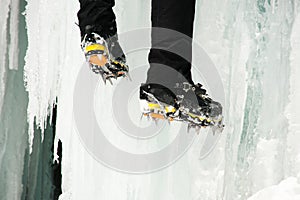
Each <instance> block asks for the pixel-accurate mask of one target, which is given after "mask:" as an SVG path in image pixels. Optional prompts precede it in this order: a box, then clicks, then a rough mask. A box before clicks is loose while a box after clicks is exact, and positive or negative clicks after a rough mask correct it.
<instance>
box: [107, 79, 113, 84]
mask: <svg viewBox="0 0 300 200" xmlns="http://www.w3.org/2000/svg"><path fill="white" fill-rule="evenodd" d="M107 79H108V81H109V82H110V84H111V85H113V82H112V80H111V78H110V77H109V78H107Z"/></svg>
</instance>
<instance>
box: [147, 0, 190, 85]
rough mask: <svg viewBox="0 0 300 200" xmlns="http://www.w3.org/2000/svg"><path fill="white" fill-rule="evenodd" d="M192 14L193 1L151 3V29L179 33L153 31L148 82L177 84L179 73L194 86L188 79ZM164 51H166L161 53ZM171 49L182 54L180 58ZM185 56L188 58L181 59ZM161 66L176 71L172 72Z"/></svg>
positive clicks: (157, 0) (156, 1) (165, 0)
mask: <svg viewBox="0 0 300 200" xmlns="http://www.w3.org/2000/svg"><path fill="white" fill-rule="evenodd" d="M194 15H195V0H185V1H181V0H152V16H151V21H152V27H158V28H167V29H172V30H175V31H178V32H180V33H182V34H184V35H180V34H170V33H167V32H166V33H164V31H160V30H158V31H157V30H156V29H153V30H152V48H151V50H150V53H149V57H148V59H149V63H150V69H149V70H148V77H147V83H157V82H162V81H163V82H165V81H166V79H168V80H167V81H168V82H169V84H171V85H172V84H173V83H174V82H179V81H181V80H178V77H177V76H176V74H178V72H179V73H180V74H181V75H183V76H184V78H185V79H186V80H187V81H188V82H190V83H193V81H192V77H191V59H192V37H193V23H194ZM161 48H164V49H166V50H162V49H161ZM168 49H169V50H171V49H173V50H174V49H175V51H178V52H182V53H180V54H179V55H178V54H174V53H171V52H170V51H168ZM181 56H184V57H185V58H187V59H184V58H182V57H181ZM156 63H158V64H163V65H166V66H169V67H171V68H172V69H173V70H172V71H175V70H176V73H172V72H171V71H170V70H168V69H167V68H166V67H163V66H162V65H157V64H156Z"/></svg>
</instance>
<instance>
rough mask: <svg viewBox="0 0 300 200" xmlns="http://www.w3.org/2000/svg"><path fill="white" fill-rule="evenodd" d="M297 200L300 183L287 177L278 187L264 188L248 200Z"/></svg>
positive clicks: (293, 178)
mask: <svg viewBox="0 0 300 200" xmlns="http://www.w3.org/2000/svg"><path fill="white" fill-rule="evenodd" d="M265 199H269V200H282V199H284V200H298V199H300V181H299V179H297V178H296V177H289V178H286V179H285V180H283V181H281V182H280V183H279V184H278V185H273V186H270V187H266V188H264V189H262V190H260V191H259V192H257V193H256V194H254V195H253V196H251V197H250V198H249V199H248V200H265Z"/></svg>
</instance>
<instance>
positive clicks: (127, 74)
mask: <svg viewBox="0 0 300 200" xmlns="http://www.w3.org/2000/svg"><path fill="white" fill-rule="evenodd" d="M125 76H126V77H127V78H128V79H129V81H132V79H131V77H130V75H129V73H128V72H127V73H126V75H125Z"/></svg>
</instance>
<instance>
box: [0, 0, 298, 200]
mask: <svg viewBox="0 0 300 200" xmlns="http://www.w3.org/2000/svg"><path fill="white" fill-rule="evenodd" d="M11 2H13V1H12V0H11V1H10V0H1V6H0V25H1V26H0V27H1V28H0V31H1V32H0V46H1V48H0V111H1V107H3V106H1V104H2V103H3V99H4V96H5V95H4V94H5V91H6V90H7V88H9V89H10V90H13V89H14V88H12V87H8V86H7V84H6V82H7V79H6V77H7V74H8V72H7V70H9V69H17V68H16V66H18V64H16V63H14V62H15V61H14V60H13V59H14V57H15V53H16V52H17V50H18V49H17V48H16V45H15V44H16V43H10V42H9V38H11V39H13V40H15V38H16V33H15V32H17V29H16V24H17V21H16V20H17V19H16V17H15V16H16V15H14V14H13V13H11V14H9V12H10V10H11V11H14V12H18V11H17V10H18V9H17V6H15V5H13V6H9V5H10V4H11ZM27 2H28V5H27V8H26V24H27V34H28V50H27V54H26V57H25V61H26V65H25V72H24V77H25V82H26V90H27V91H28V94H29V104H28V109H27V117H28V118H27V121H28V123H29V141H30V143H31V144H32V141H33V135H34V132H33V131H34V124H37V125H38V127H39V128H41V129H42V130H43V129H44V128H45V124H46V119H47V117H48V116H49V115H50V116H51V115H52V113H51V112H52V107H53V104H56V103H57V109H58V112H57V114H58V115H57V124H56V133H57V136H56V141H58V139H61V141H62V144H63V147H62V149H63V160H62V175H63V179H62V189H63V194H62V195H61V196H60V199H61V200H67V199H104V200H111V199H118V200H122V199H124V200H125V199H127V200H128V199H129V200H135V199H145V200H153V199H158V200H159V199H172V200H182V199H193V200H194V199H195V200H196V199H197V200H216V199H224V200H232V199H234V200H239V199H240V200H244V199H248V198H249V199H251V200H254V199H255V200H257V199H265V197H266V196H267V197H268V198H269V199H270V198H271V199H272V198H273V199H277V198H278V196H277V197H276V196H275V195H273V197H272V195H271V194H278V195H281V196H280V197H281V199H297V198H299V180H298V179H299V172H300V147H299V144H298V141H299V139H300V138H299V137H300V136H299V133H300V123H299V114H300V113H299V110H300V109H299V102H300V96H299V87H300V82H299V78H298V77H299V76H300V70H299V64H300V63H299V55H300V29H299V27H300V15H299V6H300V1H299V0H286V1H278V0H255V1H253V0H245V1H237V0H225V1H211V0H202V1H197V5H196V6H197V8H196V15H195V16H196V19H195V34H194V39H195V41H197V42H198V43H200V44H201V46H202V47H203V48H204V49H205V50H206V52H207V53H208V55H209V56H210V57H211V59H212V60H213V62H214V63H215V65H216V67H217V69H218V71H219V74H220V76H221V79H222V81H223V85H224V88H225V94H226V98H225V100H226V101H225V102H223V105H224V115H225V124H226V128H225V130H224V132H223V134H222V136H221V139H220V140H219V142H218V144H217V146H216V148H215V150H214V151H213V152H212V154H211V155H210V156H208V157H207V158H205V159H204V160H199V159H198V157H199V149H198V147H199V145H201V139H200V138H201V135H200V136H199V137H198V140H196V141H195V142H194V143H193V145H192V146H191V148H190V149H189V151H187V152H186V154H185V155H184V156H183V157H181V158H180V159H179V160H178V161H177V162H175V163H174V164H173V165H171V166H169V167H168V168H165V169H164V170H161V171H158V172H155V173H149V174H143V175H132V174H126V173H120V172H117V171H115V170H112V169H110V168H107V167H106V166H104V165H102V164H101V163H99V162H97V161H96V160H95V159H94V158H93V157H92V156H91V155H90V154H89V152H88V150H87V149H86V148H85V147H84V146H83V144H82V141H81V139H80V137H79V135H78V133H77V130H76V123H75V122H74V119H73V110H72V109H73V92H74V85H75V82H76V78H77V75H78V73H79V70H80V68H81V67H82V64H83V63H84V56H83V53H82V52H81V49H80V33H79V29H78V27H77V26H76V25H75V23H74V22H77V17H76V13H77V11H78V9H79V2H77V1H62V2H52V3H49V2H48V1H46V0H40V1H38V0H28V1H27ZM150 6H151V2H150V1H140V0H122V1H116V6H115V8H114V10H115V11H116V16H117V24H118V31H119V33H120V41H121V45H122V43H124V42H126V41H124V38H122V33H125V32H127V31H130V30H135V29H137V28H142V27H149V26H150V10H151V9H150ZM9 16H10V17H9ZM8 19H11V21H8ZM8 27H9V29H8ZM14 31H15V32H14ZM8 44H10V45H8ZM147 53H148V49H146V50H144V51H140V52H135V53H132V52H130V53H129V55H128V63H129V65H130V66H131V67H132V69H134V68H135V67H136V66H138V65H139V64H141V63H145V62H146V61H147ZM7 55H9V57H8V58H9V59H6V58H7ZM194 59H197V57H194ZM7 60H8V62H7ZM4 66H9V67H4ZM10 71H11V70H10ZM12 71H15V70H12ZM193 77H194V79H195V81H197V82H198V81H200V82H201V81H202V80H201V77H200V76H198V75H197V73H196V72H195V70H194V71H193ZM133 78H134V77H133ZM204 84H205V83H204ZM205 86H206V87H208V89H209V85H205ZM114 87H115V86H109V85H106V86H104V84H100V85H99V88H98V91H99V93H97V94H98V99H99V102H104V103H103V105H104V106H102V107H101V103H99V102H98V104H97V106H100V107H99V110H100V111H101V112H100V111H99V115H100V118H99V119H101V122H102V125H103V128H104V129H105V130H110V131H107V137H108V138H109V139H110V140H112V142H113V143H114V144H115V145H118V146H120V148H123V149H124V148H125V149H126V150H128V151H140V152H145V151H148V150H152V149H154V148H156V147H157V146H160V145H162V144H163V142H164V141H162V140H155V139H154V140H153V141H152V143H151V144H150V143H149V144H148V146H147V145H146V146H145V142H144V141H137V140H134V139H128V138H124V136H122V137H121V136H120V134H119V132H118V130H117V127H116V126H114V125H113V123H114V121H113V118H112V114H111V102H110V101H111V96H112V93H113V92H112V91H113V89H114ZM134 97H135V98H138V95H137V94H135V96H134ZM56 99H58V101H57V102H56ZM108 102H110V103H108ZM136 103H137V102H136V101H135V100H133V101H132V103H131V104H130V110H132V116H131V117H132V119H134V120H135V119H136V118H135V110H134V109H135V107H134V106H132V105H135V104H136ZM124 106H127V104H126V105H124ZM5 109H7V108H5ZM25 112H26V111H24V110H23V111H20V113H22V114H24V113H25ZM14 114H15V115H14V116H17V115H16V113H14ZM20 117H22V116H20ZM16 119H17V118H16ZM136 123H138V121H137V122H136ZM6 125H7V124H5V126H3V127H4V128H3V127H1V128H3V129H1V130H3V132H1V134H0V167H2V166H4V164H3V163H4V161H3V160H4V159H7V152H9V150H12V149H13V147H14V144H15V143H14V142H13V141H14V140H12V139H11V137H12V136H14V135H13V133H14V132H16V131H17V130H16V131H14V130H15V129H11V130H12V131H11V132H9V129H8V127H7V128H6ZM7 126H8V125H7ZM176 126H177V124H176V123H174V124H171V125H170V129H172V128H174V127H175V128H176ZM17 127H18V126H16V128H17ZM24 127H25V126H24ZM168 130H169V129H168V128H167V129H166V131H165V132H164V133H165V138H164V140H165V141H170V140H171V139H172V138H171V136H168V134H169V133H170V132H168ZM23 131H24V133H26V132H27V131H25V130H23ZM202 133H203V134H205V132H202ZM118 134H119V135H118ZM42 136H43V135H42ZM22 139H26V140H27V139H28V138H27V136H26V137H25V136H24V137H23V138H22ZM22 139H21V140H22ZM22 141H23V140H22ZM19 142H20V141H19ZM25 144H27V143H25V142H24V141H23V142H22V144H20V146H19V147H20V148H19V149H17V151H18V152H22V148H21V147H24V145H25ZM103 151H105V148H104V149H103ZM22 155H23V154H22V153H20V154H18V156H16V157H14V158H13V159H12V160H10V162H6V163H5V167H6V168H5V169H6V170H7V169H8V166H11V165H13V164H19V165H22V161H21V162H20V161H19V160H22ZM112 156H113V155H112ZM20 171H22V170H21V169H20V168H16V169H12V171H11V173H9V175H8V177H9V179H8V180H9V181H8V182H7V184H5V185H1V187H2V188H1V187H0V188H1V191H3V190H5V191H6V193H5V195H6V196H5V197H7V198H9V199H19V197H20V194H21V191H22V185H21V181H22V180H21V178H20ZM5 172H6V171H3V172H1V173H3V174H4V173H5ZM1 173H0V175H1ZM13 173H15V174H16V175H13ZM297 177H298V178H297ZM5 178H6V177H5ZM297 181H298V182H297ZM2 189H3V190H2ZM276 192H278V193H276Z"/></svg>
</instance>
